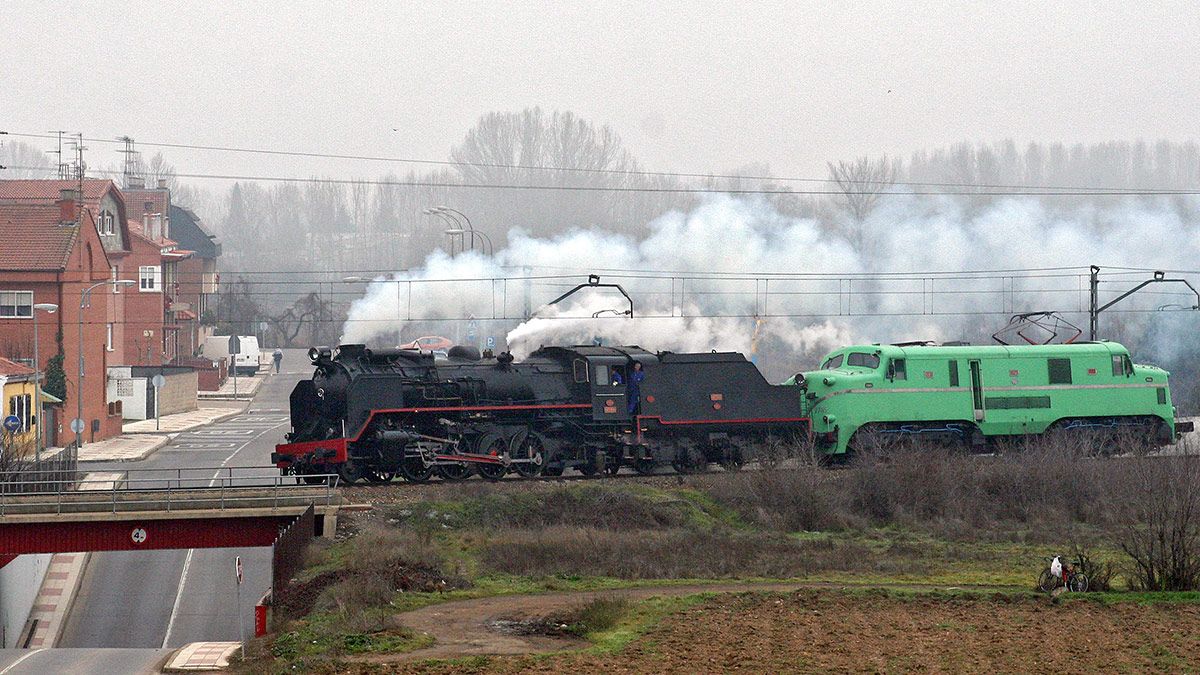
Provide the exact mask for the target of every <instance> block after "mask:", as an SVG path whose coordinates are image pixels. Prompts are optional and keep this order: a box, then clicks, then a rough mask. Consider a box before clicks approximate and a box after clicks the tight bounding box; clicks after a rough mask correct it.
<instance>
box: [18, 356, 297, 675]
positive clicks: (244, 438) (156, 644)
mask: <svg viewBox="0 0 1200 675" xmlns="http://www.w3.org/2000/svg"><path fill="white" fill-rule="evenodd" d="M284 364H285V367H284V372H283V373H281V374H280V375H277V376H271V377H270V379H268V381H267V382H265V383H264V384H263V386H262V387H261V388H260V389H259V390H258V393H257V395H256V396H255V398H254V400H253V401H252V402H251V404H250V407H249V408H248V409H247V410H246V411H245V412H244V413H242V414H241V415H238V416H236V417H233V418H230V419H228V420H225V421H222V422H218V423H216V424H212V425H209V426H207V427H204V428H201V429H197V430H193V431H190V432H185V433H182V434H179V435H178V436H177V437H175V438H174V439H172V441H171V443H170V444H168V445H167V446H164V447H163V448H162V449H160V450H159V451H158V452H156V453H155V454H154V455H152V456H151V457H150V458H149V459H147V460H145V461H142V462H137V463H128V462H126V463H117V464H104V463H94V464H93V463H89V464H88V465H87V467H86V468H87V470H89V471H106V470H112V471H123V470H126V469H131V468H138V469H146V468H153V469H176V468H199V467H213V472H212V473H211V474H204V475H201V474H198V473H196V472H192V473H191V474H190V475H193V476H197V479H198V480H202V479H204V478H209V477H211V476H214V475H215V474H216V468H217V467H222V466H224V467H229V466H233V467H238V466H243V467H244V466H265V465H267V464H268V463H269V462H270V453H271V451H272V450H273V449H274V446H275V444H276V443H277V442H279V441H280V440H282V438H283V434H284V432H285V431H287V429H288V423H287V419H288V416H287V412H286V408H287V400H288V394H290V393H291V390H292V388H293V387H294V386H295V383H296V381H297V380H299V379H300V378H301V377H307V376H308V375H310V374H311V369H309V368H308V367H307V366H308V360H307V359H306V358H305V357H304V353H303V351H300V350H288V353H287V354H286V356H285V359H284ZM289 371H291V372H289ZM238 555H240V556H241V557H242V564H243V568H244V571H245V582H244V583H243V585H242V591H241V593H242V598H241V604H240V605H239V607H240V609H241V614H242V617H243V619H244V624H245V629H246V631H251V630H252V629H253V607H254V605H255V603H256V602H257V601H258V599H259V598H260V597H261V596H262V595H263V594H264V593H266V591H267V590H268V589H269V588H270V582H271V570H270V564H271V558H270V555H271V554H270V549H268V548H249V549H232V548H225V549H196V550H193V551H145V552H141V551H138V552H111V553H96V554H93V555H92V557H91V561H90V562H89V564H88V567H87V571H86V572H85V574H84V578H83V583H82V584H81V587H80V592H79V595H78V596H77V597H76V601H75V605H74V607H73V609H72V612H71V615H70V617H68V620H67V624H66V626H65V629H64V631H63V635H62V639H61V640H60V641H59V646H60V647H92V648H96V647H122V648H142V649H161V648H164V647H165V648H173V647H179V646H181V645H184V644H187V643H189V642H196V641H206V640H237V639H238V620H237V619H238V613H237V608H236V607H235V604H236V603H235V595H236V592H237V588H236V583H235V581H234V557H235V556H238ZM31 660H32V658H31ZM24 667H25V664H24V663H23V664H21V668H24ZM120 670H121V669H117V670H115V671H112V672H119V671H120ZM2 671H3V669H2V668H0V672H2ZM13 672H14V673H16V672H20V671H13ZM29 672H35V671H29ZM37 672H46V671H44V670H41V669H38V671H37ZM5 675H8V674H7V673H6V674H5Z"/></svg>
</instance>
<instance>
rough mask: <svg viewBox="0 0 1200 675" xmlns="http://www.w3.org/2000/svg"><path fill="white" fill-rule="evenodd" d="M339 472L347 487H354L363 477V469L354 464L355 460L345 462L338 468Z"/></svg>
mask: <svg viewBox="0 0 1200 675" xmlns="http://www.w3.org/2000/svg"><path fill="white" fill-rule="evenodd" d="M337 472H338V477H339V478H341V479H342V482H343V483H345V484H346V485H353V484H354V483H355V482H357V481H358V479H359V478H362V477H363V472H362V469H360V468H359V466H358V465H357V464H355V463H354V460H351V459H347V460H346V461H345V462H343V463H342V465H341V466H339V467H338V470H337Z"/></svg>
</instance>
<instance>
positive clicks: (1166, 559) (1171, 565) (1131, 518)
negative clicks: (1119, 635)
mask: <svg viewBox="0 0 1200 675" xmlns="http://www.w3.org/2000/svg"><path fill="white" fill-rule="evenodd" d="M1121 461H1122V463H1123V464H1124V465H1125V467H1126V469H1127V470H1126V471H1125V472H1124V474H1123V476H1122V478H1123V480H1122V482H1121V483H1119V484H1118V486H1119V487H1120V488H1121V493H1122V496H1123V497H1124V500H1123V503H1122V504H1121V505H1122V507H1123V508H1122V509H1121V516H1122V523H1123V526H1124V527H1123V534H1122V537H1121V549H1122V550H1123V551H1125V553H1126V554H1128V555H1129V557H1130V558H1131V559H1132V569H1131V570H1130V573H1129V578H1130V585H1131V586H1132V587H1133V588H1136V589H1140V590H1147V591H1191V590H1197V589H1200V458H1197V457H1133V458H1128V459H1123V460H1121Z"/></svg>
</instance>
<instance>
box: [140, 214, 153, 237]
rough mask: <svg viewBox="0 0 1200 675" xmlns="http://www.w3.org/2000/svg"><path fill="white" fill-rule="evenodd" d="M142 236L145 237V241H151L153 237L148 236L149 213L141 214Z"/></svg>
mask: <svg viewBox="0 0 1200 675" xmlns="http://www.w3.org/2000/svg"><path fill="white" fill-rule="evenodd" d="M142 234H143V235H144V236H145V237H146V238H147V239H153V238H154V237H151V236H150V214H149V213H143V214H142Z"/></svg>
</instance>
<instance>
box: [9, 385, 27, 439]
mask: <svg viewBox="0 0 1200 675" xmlns="http://www.w3.org/2000/svg"><path fill="white" fill-rule="evenodd" d="M32 401H33V397H31V396H30V395H29V394H17V395H16V396H10V397H9V398H8V414H9V415H12V416H14V417H16V418H17V419H19V420H21V431H29V429H30V425H31V424H32V422H33V405H32Z"/></svg>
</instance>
